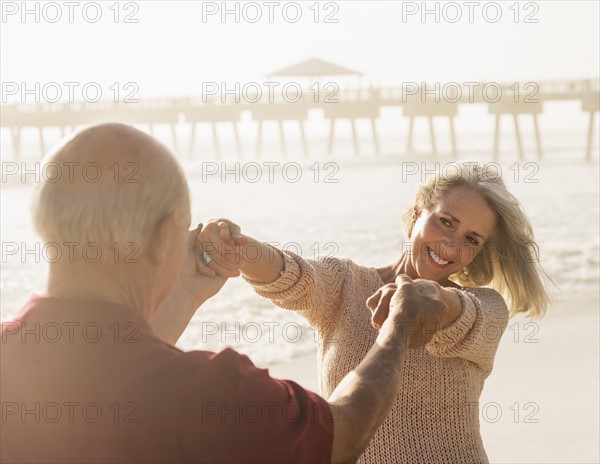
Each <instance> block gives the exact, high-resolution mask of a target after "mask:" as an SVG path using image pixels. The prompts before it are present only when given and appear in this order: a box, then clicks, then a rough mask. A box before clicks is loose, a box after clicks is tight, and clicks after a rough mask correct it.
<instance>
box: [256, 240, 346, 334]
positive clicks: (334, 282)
mask: <svg viewBox="0 0 600 464" xmlns="http://www.w3.org/2000/svg"><path fill="white" fill-rule="evenodd" d="M282 255H283V261H284V269H283V271H282V272H281V276H280V277H279V278H278V279H276V280H275V281H273V282H270V283H267V284H263V283H259V282H255V281H252V280H250V279H246V281H247V282H248V283H249V284H250V285H251V286H252V287H253V288H254V290H255V291H256V293H258V294H259V295H260V296H262V297H265V298H268V299H269V300H271V301H272V302H273V303H274V304H276V305H277V306H279V307H281V308H284V309H290V310H293V311H298V312H299V313H301V315H302V316H303V317H304V318H305V319H306V320H307V321H308V322H309V324H311V325H313V326H315V327H320V326H323V325H325V324H326V323H327V322H328V321H331V320H332V318H333V317H334V311H335V308H337V307H339V306H340V302H341V298H342V292H343V288H344V281H345V277H346V274H347V271H348V268H349V260H343V259H337V258H332V257H325V258H321V259H319V260H308V259H304V258H302V257H301V256H298V255H297V254H295V253H292V252H290V251H283V252H282Z"/></svg>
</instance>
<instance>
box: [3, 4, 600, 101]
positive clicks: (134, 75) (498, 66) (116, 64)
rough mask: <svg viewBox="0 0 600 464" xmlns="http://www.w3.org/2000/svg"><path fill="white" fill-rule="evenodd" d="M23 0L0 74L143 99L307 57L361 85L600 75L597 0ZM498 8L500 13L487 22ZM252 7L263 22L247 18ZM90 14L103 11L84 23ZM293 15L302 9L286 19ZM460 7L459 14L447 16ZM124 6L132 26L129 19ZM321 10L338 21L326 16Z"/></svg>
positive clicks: (7, 11) (8, 33)
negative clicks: (132, 86)
mask: <svg viewBox="0 0 600 464" xmlns="http://www.w3.org/2000/svg"><path fill="white" fill-rule="evenodd" d="M21 3H22V2H6V1H5V2H2V10H3V15H2V23H0V24H1V27H2V31H1V41H0V42H1V48H0V55H1V71H0V72H1V80H2V81H3V82H23V81H25V82H28V83H33V82H41V83H44V82H51V81H54V82H81V83H86V82H100V83H101V84H102V86H103V88H106V87H108V86H109V85H110V83H112V82H119V83H121V85H122V84H123V83H125V82H136V83H137V85H138V86H139V94H140V95H185V94H199V87H200V83H201V82H207V81H221V80H223V81H227V82H235V81H239V82H242V83H244V82H248V81H258V82H263V81H264V80H266V79H265V75H266V74H267V73H268V72H269V71H273V70H275V69H278V68H280V67H282V66H286V65H289V64H294V63H295V62H297V61H300V60H303V59H305V58H308V57H310V56H319V57H322V58H324V59H329V60H332V61H334V62H336V63H339V64H341V65H344V66H347V67H351V68H355V69H357V70H359V71H362V72H364V73H365V80H366V81H373V82H378V83H382V84H393V83H397V84H400V83H402V82H410V81H417V82H419V81H422V80H426V81H430V82H433V81H442V82H444V81H458V82H460V81H470V80H490V81H491V80H499V81H501V80H524V79H560V78H584V77H597V76H598V75H599V59H598V56H599V55H600V50H599V19H598V18H599V16H600V12H599V2H597V1H580V2H577V1H546V2H520V3H518V4H517V3H516V2H513V1H501V2H498V3H496V4H494V5H490V4H492V3H494V2H485V1H483V2H471V3H473V5H472V6H469V2H428V4H427V8H429V9H432V10H433V9H435V8H436V4H437V8H439V11H440V14H439V17H438V18H436V17H435V15H434V14H429V15H428V16H426V17H425V18H424V19H425V21H423V18H422V17H421V15H420V13H421V11H418V12H416V13H415V14H409V13H411V12H412V11H414V9H415V8H418V9H419V10H421V7H422V2H392V1H389V2H373V1H369V2H367V1H338V2H320V4H318V5H316V6H315V2H313V1H308V2H299V3H298V5H299V10H298V7H297V6H296V5H290V4H291V3H293V2H285V1H284V2H272V3H273V5H272V6H269V2H253V3H252V2H251V3H252V5H247V4H246V3H247V2H228V4H227V8H230V9H235V8H236V4H237V8H238V9H239V12H240V14H239V16H238V18H236V17H235V15H234V14H230V15H228V16H226V17H225V22H223V21H222V18H221V16H220V14H219V13H218V12H217V14H213V15H208V13H209V12H210V11H211V9H214V8H218V9H219V10H220V9H221V7H222V2H192V1H189V2H166V1H144V2H140V1H138V2H120V4H117V5H116V6H115V2H113V1H103V2H98V4H97V5H99V7H98V6H97V5H96V4H94V5H91V6H90V5H89V4H90V3H93V2H85V1H83V2H76V3H78V5H74V6H72V7H69V6H68V5H67V3H68V2H50V3H53V4H52V5H48V2H29V3H28V7H29V8H30V9H32V10H35V8H38V10H39V12H40V13H39V16H38V17H36V15H35V14H28V15H27V16H26V17H25V18H24V19H25V21H24V22H23V18H22V17H21V11H16V13H15V14H12V13H13V12H14V11H15V10H14V9H15V8H18V9H20V7H21ZM449 3H451V5H449ZM36 4H37V6H36ZM475 4H478V5H475ZM497 5H499V8H500V11H501V13H502V16H501V17H500V19H499V20H498V21H497V22H495V23H494V22H492V20H493V19H494V17H495V15H496V14H497V11H498V7H497ZM69 8H72V12H73V17H72V20H73V21H72V22H70V21H69V20H70V18H69V13H70V11H69ZM84 8H85V15H86V16H85V17H84V13H83V10H84ZM270 8H272V10H271V11H273V22H272V23H270V22H269V9H270ZM284 8H285V12H286V15H285V16H284V13H283V10H284ZM203 9H204V13H206V16H205V17H204V18H203ZM470 9H471V12H472V19H473V22H472V23H471V22H469V13H470ZM484 9H485V14H484ZM59 10H60V11H59ZM116 10H118V12H119V18H118V22H115V16H114V15H115V12H116ZM259 10H260V12H261V14H262V16H261V18H260V19H259V20H257V22H255V23H251V22H249V21H250V20H253V19H254V18H255V17H256V14H257V12H258V11H259ZM315 10H319V18H318V22H315V16H314V15H315ZM98 11H100V12H101V14H102V16H101V17H100V19H99V20H98V21H97V22H96V23H92V22H91V20H93V19H94V18H95V17H96V15H97V13H98ZM298 11H300V12H301V14H302V16H301V17H300V19H299V20H298V21H297V22H295V23H293V22H291V21H292V20H293V19H294V15H295V14H297V12H298ZM459 11H460V13H461V14H462V16H461V18H460V19H458V20H456V22H454V23H452V22H450V21H453V20H455V18H456V15H457V13H458V12H459ZM516 11H518V13H519V17H518V21H517V22H515V19H516V18H515V13H516ZM403 12H404V13H405V16H404V17H403ZM58 13H60V14H61V17H60V19H58V20H56V19H55V18H56V17H57V14H58ZM128 14H129V15H131V16H130V19H134V20H137V21H138V22H137V23H125V22H124V20H125V17H126V16H127V15H128ZM328 14H329V15H330V18H329V19H330V20H331V19H333V20H337V21H338V22H337V23H326V22H325V17H326V15H328ZM86 18H87V19H86ZM236 19H239V21H240V22H239V23H236ZM436 19H439V23H436ZM526 19H528V20H529V21H531V20H537V21H538V22H537V23H532V22H525V21H526ZM36 20H39V22H36ZM49 20H56V22H55V23H51V22H49Z"/></svg>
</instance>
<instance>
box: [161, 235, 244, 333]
mask: <svg viewBox="0 0 600 464" xmlns="http://www.w3.org/2000/svg"><path fill="white" fill-rule="evenodd" d="M201 231H202V224H198V226H197V227H196V228H195V229H193V230H191V231H190V233H189V235H188V242H187V249H188V251H187V256H186V258H185V261H184V263H183V267H182V269H181V272H180V274H179V278H178V279H177V282H176V283H175V286H174V288H173V289H172V290H171V292H170V293H169V295H168V296H167V297H166V299H165V300H164V301H162V302H161V303H160V306H159V307H158V310H157V311H156V313H155V314H154V315H153V316H152V319H151V321H150V322H151V325H152V329H153V331H154V333H155V334H156V335H157V336H158V337H160V338H162V339H163V340H165V341H167V342H169V343H171V344H173V345H174V344H175V343H177V340H179V337H180V336H181V334H182V333H183V331H184V330H185V328H186V327H187V325H188V324H189V322H190V320H191V319H192V317H193V316H194V314H195V313H196V310H197V309H198V308H199V307H200V306H201V305H202V304H203V303H204V302H205V301H206V300H208V299H209V298H210V297H212V296H213V295H215V294H216V293H217V292H218V291H219V290H220V289H221V287H223V285H224V284H225V282H226V281H227V278H228V277H233V276H235V275H236V273H235V272H230V271H224V272H223V274H224V275H219V274H217V273H216V272H214V271H213V270H211V269H208V268H207V267H206V266H205V265H204V264H203V263H202V253H201V250H200V249H199V248H198V246H197V243H196V240H197V238H198V235H199V233H200V232H201Z"/></svg>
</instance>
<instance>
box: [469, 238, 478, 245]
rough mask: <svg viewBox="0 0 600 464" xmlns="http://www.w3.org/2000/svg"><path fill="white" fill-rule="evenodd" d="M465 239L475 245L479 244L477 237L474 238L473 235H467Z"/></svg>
mask: <svg viewBox="0 0 600 464" xmlns="http://www.w3.org/2000/svg"><path fill="white" fill-rule="evenodd" d="M467 239H468V240H469V241H470V242H471V243H472V244H473V245H475V246H477V245H479V242H478V241H477V239H474V238H473V237H467Z"/></svg>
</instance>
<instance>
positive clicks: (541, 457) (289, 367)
mask: <svg viewBox="0 0 600 464" xmlns="http://www.w3.org/2000/svg"><path fill="white" fill-rule="evenodd" d="M598 308H599V298H598V293H587V294H578V295H568V294H567V295H560V296H556V297H555V298H554V300H553V306H552V307H551V308H550V309H549V310H548V313H547V316H546V317H545V318H544V319H542V320H540V321H529V320H527V319H525V318H522V317H515V318H513V319H511V321H510V322H509V326H508V329H507V330H506V332H505V333H504V336H503V338H502V340H501V342H500V347H499V349H498V354H497V356H496V363H495V367H494V371H493V372H492V374H491V375H490V377H488V379H487V381H486V385H485V387H484V391H483V394H482V397H481V401H480V423H481V433H482V436H483V441H484V444H485V447H486V450H487V452H488V456H489V458H490V462H492V463H557V464H558V463H561V464H562V463H598V462H600V457H599V449H598V434H599V401H598V397H599V389H598V386H599V382H598V378H599V366H598V347H599V344H598V340H599V336H598V335H599V333H598V332H599V328H598V324H599V311H598ZM528 323H529V325H528ZM269 370H270V373H271V375H273V376H274V377H281V378H288V379H292V380H294V381H296V382H298V383H299V384H301V385H303V386H304V387H306V388H309V389H312V390H314V391H318V378H317V369H316V353H312V354H308V355H304V356H302V357H299V358H297V359H294V360H292V361H290V362H287V363H282V364H275V365H272V366H269Z"/></svg>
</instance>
